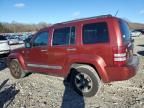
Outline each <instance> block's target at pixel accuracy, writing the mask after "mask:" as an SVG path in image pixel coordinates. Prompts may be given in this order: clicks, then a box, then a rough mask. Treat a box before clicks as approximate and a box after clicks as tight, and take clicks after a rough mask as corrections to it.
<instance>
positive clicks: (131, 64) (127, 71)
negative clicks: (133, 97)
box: [106, 55, 139, 82]
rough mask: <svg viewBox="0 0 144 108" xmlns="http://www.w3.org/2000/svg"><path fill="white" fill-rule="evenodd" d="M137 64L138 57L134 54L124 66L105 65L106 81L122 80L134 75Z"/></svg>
mask: <svg viewBox="0 0 144 108" xmlns="http://www.w3.org/2000/svg"><path fill="white" fill-rule="evenodd" d="M138 65H139V58H138V56H137V55H134V56H133V57H132V58H131V59H130V60H129V61H128V63H127V65H126V66H123V67H114V66H113V67H106V71H107V74H108V77H109V78H108V79H109V81H108V82H111V81H122V80H128V79H130V78H131V77H133V76H135V75H136V72H137V70H138Z"/></svg>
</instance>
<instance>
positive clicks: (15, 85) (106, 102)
mask: <svg viewBox="0 0 144 108" xmlns="http://www.w3.org/2000/svg"><path fill="white" fill-rule="evenodd" d="M135 53H137V54H138V56H139V58H140V68H139V71H138V73H137V75H136V76H135V77H133V78H131V79H130V80H127V81H120V82H113V83H110V84H104V85H103V86H102V87H101V90H100V91H99V93H98V94H97V95H96V96H94V97H91V98H85V97H82V96H79V95H77V94H76V93H75V92H74V91H73V90H71V89H70V87H69V86H64V84H63V78H58V77H52V76H48V75H42V74H31V75H29V76H28V77H25V78H23V79H19V80H16V79H14V78H12V77H11V75H10V72H9V70H8V68H7V67H6V65H5V60H4V59H1V61H0V108H7V107H8V108H144V87H143V85H144V68H143V64H144V36H141V37H135Z"/></svg>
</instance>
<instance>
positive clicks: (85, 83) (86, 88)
mask: <svg viewBox="0 0 144 108" xmlns="http://www.w3.org/2000/svg"><path fill="white" fill-rule="evenodd" d="M71 72H72V76H71V82H70V84H71V86H72V87H73V89H74V90H75V91H76V92H77V93H78V94H79V95H82V96H86V97H91V96H94V95H95V94H96V93H97V92H98V90H99V88H100V83H101V82H100V78H99V76H98V75H97V72H96V71H95V69H94V68H93V67H91V66H89V65H79V66H78V67H75V68H72V69H71Z"/></svg>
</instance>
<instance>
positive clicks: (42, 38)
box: [33, 32, 48, 47]
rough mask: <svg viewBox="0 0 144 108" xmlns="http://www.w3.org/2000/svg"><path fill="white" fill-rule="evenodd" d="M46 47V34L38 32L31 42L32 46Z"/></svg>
mask: <svg viewBox="0 0 144 108" xmlns="http://www.w3.org/2000/svg"><path fill="white" fill-rule="evenodd" d="M45 45H48V32H40V33H38V34H37V35H36V38H35V39H34V41H33V46H34V47H36V46H45Z"/></svg>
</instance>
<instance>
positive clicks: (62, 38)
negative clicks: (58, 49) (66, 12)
mask: <svg viewBox="0 0 144 108" xmlns="http://www.w3.org/2000/svg"><path fill="white" fill-rule="evenodd" d="M70 44H75V27H65V28H60V29H55V30H54V34H53V45H70Z"/></svg>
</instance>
